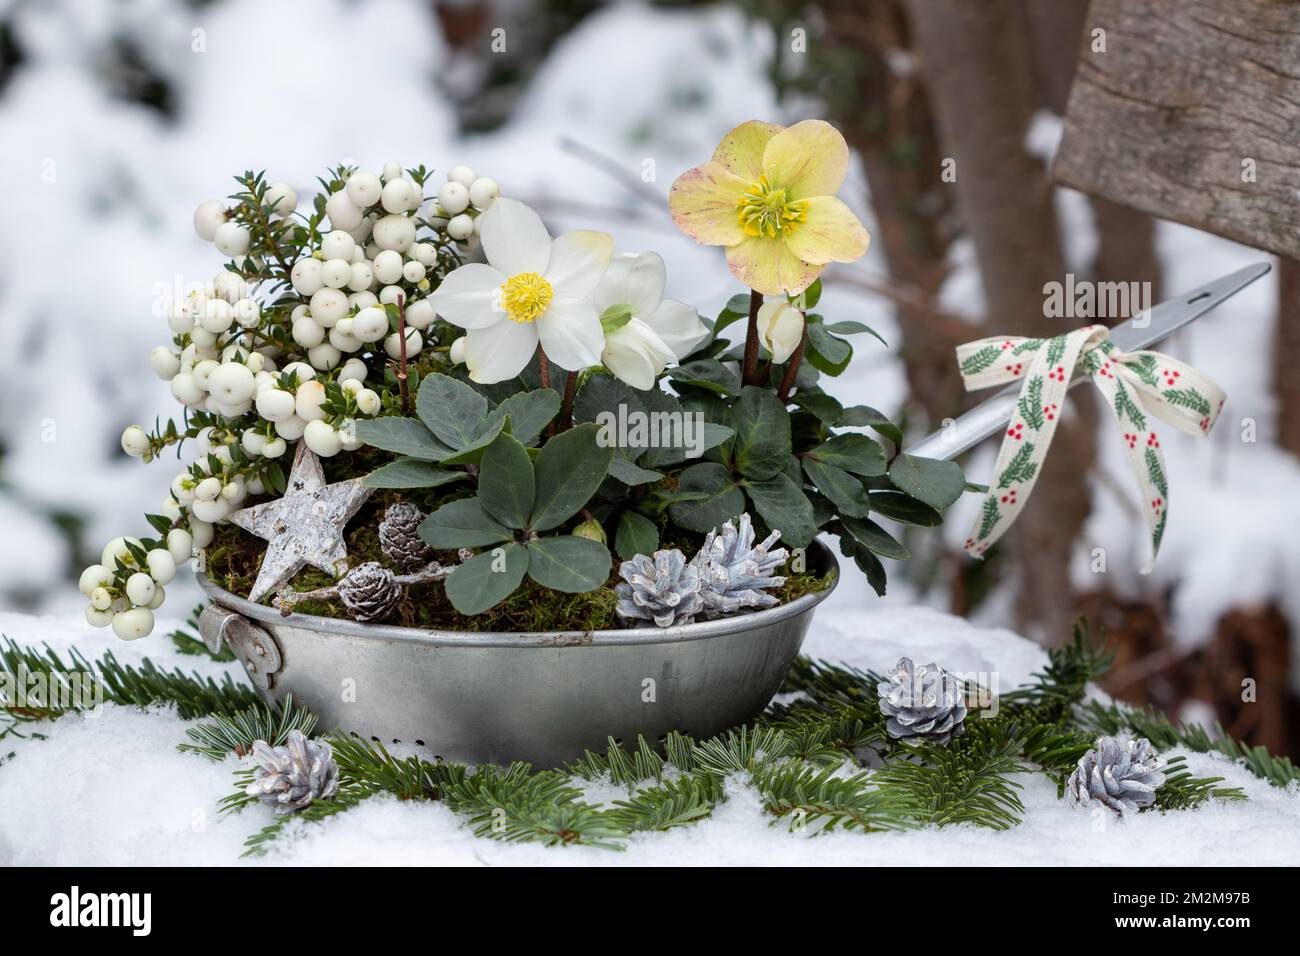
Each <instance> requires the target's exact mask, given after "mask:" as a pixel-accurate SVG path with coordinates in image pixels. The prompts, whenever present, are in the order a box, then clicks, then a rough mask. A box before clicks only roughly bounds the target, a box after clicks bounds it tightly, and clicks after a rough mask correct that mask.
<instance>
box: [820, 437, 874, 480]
mask: <svg viewBox="0 0 1300 956" xmlns="http://www.w3.org/2000/svg"><path fill="white" fill-rule="evenodd" d="M808 457H809V458H815V459H817V460H818V461H820V462H821V463H822V464H824V465H834V466H835V467H836V468H842V469H844V470H845V471H848V472H852V473H853V474H855V475H861V476H862V477H863V478H873V477H875V476H877V475H883V474H884V473H885V454H884V452H883V451H881V450H880V445H879V444H878V443H877V442H875V441H873V440H872V439H870V438H868V437H867V436H866V435H836V436H835V437H834V438H831V439H829V440H828V441H825V442H823V443H822V444H820V445H818V446H817V447H816V448H814V449H813V450H812V451H810V452H808Z"/></svg>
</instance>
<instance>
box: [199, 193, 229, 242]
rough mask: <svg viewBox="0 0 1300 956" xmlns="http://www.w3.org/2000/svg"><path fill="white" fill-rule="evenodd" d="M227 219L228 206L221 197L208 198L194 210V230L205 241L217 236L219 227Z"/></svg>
mask: <svg viewBox="0 0 1300 956" xmlns="http://www.w3.org/2000/svg"><path fill="white" fill-rule="evenodd" d="M225 221H226V207H225V206H224V205H222V203H221V200H220V199H208V200H205V201H204V202H201V203H199V205H198V207H197V208H196V209H195V210H194V231H195V232H196V233H198V235H199V238H200V239H202V240H203V241H204V242H211V241H212V240H213V239H215V238H216V235H217V229H219V228H220V227H221V225H222V223H224V222H225Z"/></svg>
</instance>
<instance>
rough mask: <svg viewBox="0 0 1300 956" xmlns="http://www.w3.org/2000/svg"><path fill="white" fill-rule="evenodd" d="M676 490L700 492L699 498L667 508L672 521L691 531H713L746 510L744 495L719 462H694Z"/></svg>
mask: <svg viewBox="0 0 1300 956" xmlns="http://www.w3.org/2000/svg"><path fill="white" fill-rule="evenodd" d="M677 490H678V491H679V492H681V493H683V494H698V495H700V497H699V498H698V499H696V500H691V501H676V502H674V503H673V504H672V505H670V506H669V509H668V513H669V514H670V515H671V516H672V519H673V521H675V522H676V523H677V524H679V525H681V526H682V527H683V528H687V529H689V530H691V531H700V532H706V531H712V530H713V529H714V528H716V527H717V526H718V525H720V524H722V523H723V522H724V521H726V520H727V519H728V518H734V517H736V515H738V514H740V513H741V512H742V511H744V510H745V496H744V494H742V493H741V491H740V489H739V488H737V487H736V483H735V481H733V480H732V478H731V472H729V471H728V470H727V469H726V468H725V467H724V466H722V465H719V464H717V463H716V462H711V461H702V462H700V463H699V464H695V465H691V466H690V467H689V468H687V469H686V470H685V471H683V472H682V473H681V476H680V478H679V480H678V483H677Z"/></svg>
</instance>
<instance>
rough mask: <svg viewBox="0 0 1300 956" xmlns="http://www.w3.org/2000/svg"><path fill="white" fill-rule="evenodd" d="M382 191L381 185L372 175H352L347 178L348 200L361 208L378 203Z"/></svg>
mask: <svg viewBox="0 0 1300 956" xmlns="http://www.w3.org/2000/svg"><path fill="white" fill-rule="evenodd" d="M382 189H383V184H382V183H380V182H379V177H378V176H376V175H375V174H374V173H353V174H352V175H351V176H350V177H349V178H348V186H347V190H348V198H349V199H351V200H352V201H353V202H354V203H356V205H358V206H361V207H363V208H364V207H366V206H373V205H374V204H375V203H377V202H379V194H380V191H381V190H382Z"/></svg>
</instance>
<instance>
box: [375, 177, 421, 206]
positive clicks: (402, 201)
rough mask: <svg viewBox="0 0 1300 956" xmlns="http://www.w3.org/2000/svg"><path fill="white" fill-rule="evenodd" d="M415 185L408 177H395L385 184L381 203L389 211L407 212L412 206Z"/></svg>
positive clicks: (380, 198)
mask: <svg viewBox="0 0 1300 956" xmlns="http://www.w3.org/2000/svg"><path fill="white" fill-rule="evenodd" d="M414 193H415V187H414V186H412V185H411V183H410V181H409V180H407V179H393V180H390V181H389V182H387V183H385V184H384V189H383V192H382V193H381V194H380V197H379V203H380V205H381V206H383V207H384V209H385V211H387V212H393V213H397V212H406V211H407V210H408V209H410V208H411V201H412V197H413V194H414Z"/></svg>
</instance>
